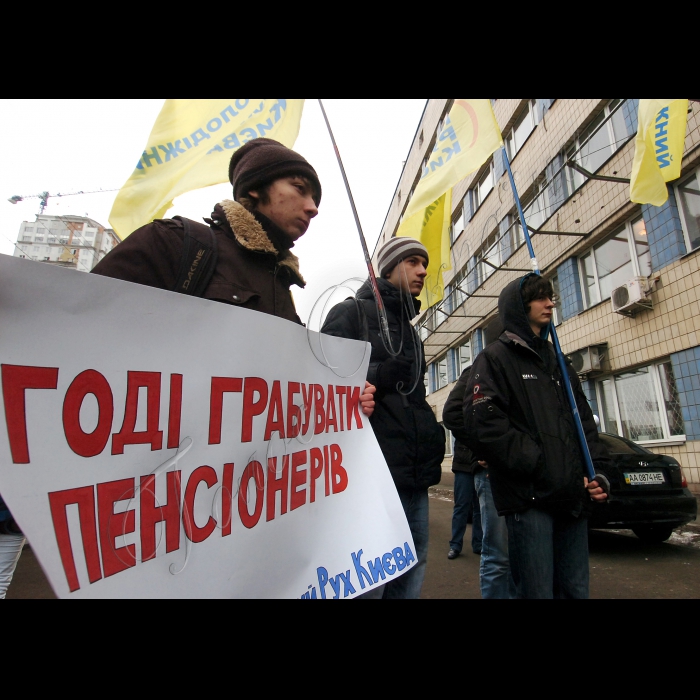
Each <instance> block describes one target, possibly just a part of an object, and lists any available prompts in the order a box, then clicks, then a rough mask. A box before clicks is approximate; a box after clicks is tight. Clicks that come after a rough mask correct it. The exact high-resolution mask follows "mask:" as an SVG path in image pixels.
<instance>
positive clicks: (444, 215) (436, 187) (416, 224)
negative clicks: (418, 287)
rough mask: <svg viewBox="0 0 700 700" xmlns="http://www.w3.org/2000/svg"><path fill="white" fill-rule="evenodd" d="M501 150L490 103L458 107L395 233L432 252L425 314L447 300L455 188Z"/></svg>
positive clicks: (463, 103) (447, 120)
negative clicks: (446, 275) (446, 274)
mask: <svg viewBox="0 0 700 700" xmlns="http://www.w3.org/2000/svg"><path fill="white" fill-rule="evenodd" d="M502 146H503V138H502V137H501V131H500V129H499V128H498V123H497V122H496V117H495V116H494V114H493V109H492V108H491V103H490V101H489V100H455V101H454V105H453V106H452V109H451V110H450V113H449V114H448V115H447V117H446V118H445V123H444V125H443V128H442V130H441V131H440V133H439V134H438V136H437V139H436V141H435V147H434V148H433V150H432V152H431V153H430V154H429V156H428V159H427V163H426V164H425V167H424V168H423V172H422V174H421V179H420V181H419V182H418V185H417V187H416V190H415V192H414V193H413V197H412V198H411V201H410V202H409V203H408V206H407V207H406V211H405V212H404V218H403V221H402V222H401V225H400V226H399V230H398V231H397V233H396V235H397V236H410V237H412V238H417V239H418V240H419V241H420V242H421V243H422V244H423V245H424V246H425V247H426V248H427V249H428V254H429V255H430V265H429V266H428V276H427V277H426V280H425V286H424V287H423V293H422V294H421V297H420V299H421V301H422V303H423V307H424V308H428V307H430V306H432V305H433V304H436V303H437V302H438V301H440V300H441V299H442V298H443V293H444V284H443V279H442V273H443V271H444V270H451V269H452V263H451V261H450V224H451V219H452V187H453V186H454V185H456V184H457V183H458V182H459V181H460V180H463V179H464V178H465V177H467V175H470V174H471V173H473V172H474V171H475V170H478V169H479V168H480V167H481V166H482V165H483V164H484V163H485V162H486V161H487V160H488V158H489V156H491V154H492V153H493V152H494V151H496V150H497V149H498V148H500V147H502Z"/></svg>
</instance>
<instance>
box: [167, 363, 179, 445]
mask: <svg viewBox="0 0 700 700" xmlns="http://www.w3.org/2000/svg"><path fill="white" fill-rule="evenodd" d="M181 418H182V375H181V374H171V375H170V406H169V408H168V445H167V447H168V449H169V450H171V449H173V448H177V447H180V419H181Z"/></svg>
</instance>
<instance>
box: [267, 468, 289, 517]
mask: <svg viewBox="0 0 700 700" xmlns="http://www.w3.org/2000/svg"><path fill="white" fill-rule="evenodd" d="M278 491H279V492H280V493H281V508H280V510H281V513H280V515H284V514H285V513H286V512H287V502H288V501H289V455H284V457H282V475H281V476H279V477H278V476H277V457H270V459H268V460H267V514H266V516H265V519H266V520H267V521H268V522H269V521H270V520H274V519H275V494H276V493H277V492H278Z"/></svg>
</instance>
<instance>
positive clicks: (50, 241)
mask: <svg viewBox="0 0 700 700" xmlns="http://www.w3.org/2000/svg"><path fill="white" fill-rule="evenodd" d="M48 242H49V243H55V242H56V236H49V238H48Z"/></svg>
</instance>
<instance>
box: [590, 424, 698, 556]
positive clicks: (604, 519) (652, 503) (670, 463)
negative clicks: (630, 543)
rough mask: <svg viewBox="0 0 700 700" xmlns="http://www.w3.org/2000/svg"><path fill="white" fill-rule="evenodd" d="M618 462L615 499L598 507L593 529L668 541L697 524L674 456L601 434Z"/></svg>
mask: <svg viewBox="0 0 700 700" xmlns="http://www.w3.org/2000/svg"><path fill="white" fill-rule="evenodd" d="M599 436H600V439H601V440H602V441H603V442H604V443H605V445H606V446H607V447H608V449H609V450H610V452H611V454H612V457H613V459H614V460H615V469H614V470H613V471H612V472H610V473H605V476H607V477H608V479H609V480H610V490H611V494H610V498H609V499H608V500H607V501H606V502H604V503H602V504H599V505H598V504H597V505H596V506H595V507H594V508H593V514H592V515H591V518H590V521H589V524H590V527H593V528H608V529H610V528H625V529H631V530H632V532H634V534H635V535H637V537H639V539H641V540H644V541H645V542H664V541H666V540H667V539H668V538H669V537H670V536H671V533H672V532H673V530H674V529H675V528H677V527H679V526H681V525H685V524H686V523H688V522H690V521H691V520H695V518H696V517H697V512H698V504H697V500H696V499H695V496H693V494H692V493H691V492H690V491H689V490H688V483H687V481H686V480H685V477H684V476H683V471H682V469H681V466H680V464H678V462H677V460H676V459H675V458H673V457H668V456H666V455H659V454H656V453H654V452H650V451H649V450H647V449H645V448H644V447H642V446H641V445H637V444H636V443H634V442H632V441H631V440H627V439H626V438H623V437H620V436H619V435H612V434H611V433H599Z"/></svg>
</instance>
